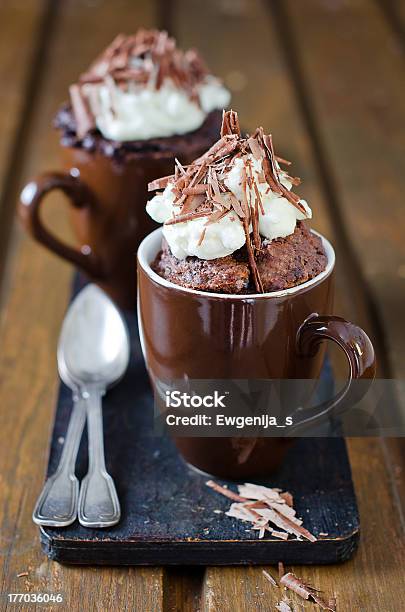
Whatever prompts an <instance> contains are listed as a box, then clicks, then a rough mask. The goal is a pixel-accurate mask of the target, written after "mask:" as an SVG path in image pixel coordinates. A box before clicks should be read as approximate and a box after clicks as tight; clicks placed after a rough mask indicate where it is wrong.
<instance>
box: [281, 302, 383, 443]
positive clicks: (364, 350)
mask: <svg viewBox="0 0 405 612" xmlns="http://www.w3.org/2000/svg"><path fill="white" fill-rule="evenodd" d="M323 340H331V341H332V342H335V343H336V344H337V345H338V346H340V348H341V349H342V350H343V352H344V353H345V355H346V358H347V361H348V364H349V376H348V379H347V382H346V384H345V386H344V387H343V388H342V389H341V390H340V391H339V393H338V394H337V395H336V396H335V397H333V398H332V399H329V400H326V401H324V402H322V403H321V404H318V405H317V406H314V407H311V408H308V409H305V408H301V409H298V410H297V411H296V412H295V413H293V414H292V415H290V416H292V418H293V425H292V426H291V427H290V428H289V430H288V431H289V435H290V433H291V432H294V430H298V429H304V428H305V427H307V426H308V425H313V424H315V423H317V422H318V421H320V420H321V419H323V418H325V417H326V416H328V415H329V414H331V413H332V412H333V414H334V416H335V415H337V414H342V413H343V412H345V411H346V410H348V409H349V408H351V407H352V406H353V405H354V404H356V403H357V402H359V401H360V400H361V399H362V397H364V395H365V394H366V393H367V391H368V389H369V388H370V386H371V383H372V382H373V379H374V377H375V372H376V360H375V354H374V348H373V345H372V344H371V341H370V338H369V337H368V336H367V334H366V333H365V332H364V331H363V330H362V329H361V328H360V327H358V326H357V325H354V323H350V322H349V321H346V319H342V317H335V316H333V315H319V314H317V313H314V314H312V315H310V316H309V317H308V318H307V319H306V320H305V321H304V323H303V324H302V325H301V327H300V328H299V330H298V332H297V338H296V349H297V353H298V355H299V356H300V357H313V356H314V355H315V354H316V352H317V351H318V348H319V345H320V344H321V342H322V341H323ZM360 379H361V380H364V381H365V382H364V384H362V385H352V381H353V380H360ZM296 419H297V420H296Z"/></svg>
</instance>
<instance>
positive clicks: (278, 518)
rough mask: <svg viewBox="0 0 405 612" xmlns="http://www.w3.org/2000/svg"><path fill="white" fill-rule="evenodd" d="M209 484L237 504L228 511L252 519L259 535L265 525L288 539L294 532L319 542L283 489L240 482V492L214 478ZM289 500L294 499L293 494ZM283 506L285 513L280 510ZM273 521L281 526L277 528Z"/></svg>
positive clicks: (296, 534)
mask: <svg viewBox="0 0 405 612" xmlns="http://www.w3.org/2000/svg"><path fill="white" fill-rule="evenodd" d="M206 484H207V486H209V487H211V488H212V489H214V490H215V491H217V492H218V493H221V494H222V495H225V496H226V497H228V498H229V499H231V500H232V501H233V502H234V503H233V504H232V505H231V507H230V509H229V510H228V512H227V513H226V514H227V515H228V516H230V517H233V518H237V519H239V520H243V521H246V520H247V521H250V522H252V523H253V529H259V537H263V535H264V531H263V529H262V528H264V529H265V530H266V531H268V532H269V533H270V535H273V537H275V538H277V539H281V540H287V539H288V537H289V534H292V535H295V536H296V537H298V538H301V537H304V538H306V539H307V540H309V541H310V542H315V541H316V538H315V536H313V535H312V534H311V533H310V532H309V531H308V530H307V529H305V528H304V527H302V526H301V524H302V521H301V520H300V519H297V518H296V516H295V510H294V509H293V508H291V507H290V506H289V505H288V504H287V503H286V501H285V500H284V499H283V497H281V495H282V492H280V491H279V490H276V489H271V488H270V487H264V486H263V485H256V484H250V483H246V484H244V485H238V489H239V494H238V493H234V492H233V491H230V490H229V489H227V488H225V487H222V486H221V485H219V484H217V483H215V482H214V481H212V480H210V481H208V482H207V483H206ZM288 499H292V496H291V495H290V494H289V493H288ZM281 509H282V510H283V512H280V510H281ZM271 524H272V525H274V526H275V527H277V528H278V529H276V530H274V529H273V528H272V527H271V526H270V525H271ZM283 573H284V572H283Z"/></svg>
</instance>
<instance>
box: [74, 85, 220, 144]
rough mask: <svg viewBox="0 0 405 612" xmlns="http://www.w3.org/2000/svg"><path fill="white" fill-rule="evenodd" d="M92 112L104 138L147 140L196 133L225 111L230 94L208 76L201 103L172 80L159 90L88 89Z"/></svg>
mask: <svg viewBox="0 0 405 612" xmlns="http://www.w3.org/2000/svg"><path fill="white" fill-rule="evenodd" d="M83 91H84V93H85V94H87V95H88V99H89V102H90V108H91V110H92V112H93V114H94V117H95V121H96V125H97V127H98V129H99V130H100V132H101V133H102V135H103V136H104V137H105V138H109V139H110V140H118V141H127V140H147V139H149V138H162V137H169V136H175V135H181V134H187V133H188V132H193V131H194V130H197V129H198V128H199V127H201V126H202V124H203V123H204V121H205V119H206V117H207V115H208V114H209V113H210V112H211V111H213V110H216V109H222V108H226V107H227V106H228V104H229V102H230V99H231V96H230V93H229V91H228V90H227V89H226V88H225V87H224V86H223V85H222V83H221V82H220V81H219V80H218V79H216V78H214V77H212V76H207V77H206V78H205V80H204V81H203V82H202V83H201V84H199V85H198V86H197V87H196V92H197V96H198V100H193V99H191V98H190V96H189V94H188V92H187V91H185V90H184V89H181V88H179V87H177V86H176V85H175V84H174V83H173V81H172V80H171V79H170V78H167V79H165V81H164V82H163V84H162V85H161V87H160V88H159V89H156V88H155V87H154V85H152V84H148V85H146V86H142V85H136V84H135V83H132V84H130V85H129V86H128V89H127V90H123V89H121V88H119V87H118V86H116V85H115V84H114V83H110V84H109V86H107V85H105V84H101V85H90V84H89V85H85V86H84V87H83Z"/></svg>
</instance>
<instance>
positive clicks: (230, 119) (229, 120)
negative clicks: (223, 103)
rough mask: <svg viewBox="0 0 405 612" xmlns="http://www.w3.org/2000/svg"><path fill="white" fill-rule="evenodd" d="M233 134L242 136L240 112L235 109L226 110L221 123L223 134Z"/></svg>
mask: <svg viewBox="0 0 405 612" xmlns="http://www.w3.org/2000/svg"><path fill="white" fill-rule="evenodd" d="M231 134H236V136H240V126H239V119H238V113H235V111H233V110H230V111H224V112H223V113H222V125H221V136H227V135H231Z"/></svg>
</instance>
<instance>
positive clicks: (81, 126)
mask: <svg viewBox="0 0 405 612" xmlns="http://www.w3.org/2000/svg"><path fill="white" fill-rule="evenodd" d="M69 95H70V101H71V104H72V110H73V114H74V117H75V121H76V133H77V136H78V138H83V137H84V136H85V135H86V134H87V132H89V131H90V130H92V129H94V128H95V127H96V122H95V120H94V117H93V116H92V114H91V111H90V107H89V104H88V102H87V100H86V98H85V97H84V96H83V94H82V90H81V87H80V86H79V85H71V86H70V87H69Z"/></svg>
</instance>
